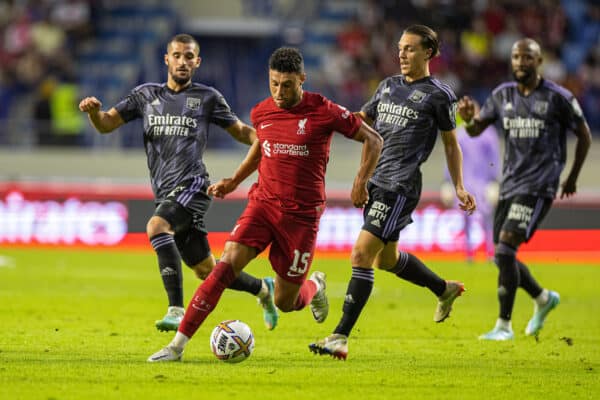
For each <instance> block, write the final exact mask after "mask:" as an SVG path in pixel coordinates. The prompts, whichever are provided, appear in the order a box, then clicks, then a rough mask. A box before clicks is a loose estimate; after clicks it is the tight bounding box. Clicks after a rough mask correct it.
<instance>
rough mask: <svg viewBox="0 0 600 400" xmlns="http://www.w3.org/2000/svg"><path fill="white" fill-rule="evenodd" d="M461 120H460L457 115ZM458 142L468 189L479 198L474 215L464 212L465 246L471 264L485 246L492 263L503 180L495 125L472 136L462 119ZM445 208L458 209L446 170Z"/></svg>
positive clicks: (457, 131)
mask: <svg viewBox="0 0 600 400" xmlns="http://www.w3.org/2000/svg"><path fill="white" fill-rule="evenodd" d="M457 118H458V119H459V120H460V117H458V116H457ZM456 134H457V138H458V143H459V144H460V147H461V149H462V152H463V177H464V181H465V188H466V189H467V190H468V191H469V192H470V193H472V194H473V195H474V196H475V199H476V200H477V210H475V213H473V215H467V214H466V213H464V219H463V221H464V236H463V245H464V252H465V258H466V260H467V261H468V262H472V261H473V260H474V259H475V255H476V252H477V249H478V247H479V246H480V244H481V243H483V245H484V251H485V256H486V258H487V259H488V260H492V259H493V257H494V238H493V231H494V209H495V206H496V204H497V202H498V179H499V177H500V167H501V163H500V141H499V140H498V132H497V131H496V128H495V127H494V126H493V125H490V126H489V127H487V128H486V129H485V130H484V131H483V132H482V134H481V135H480V136H478V137H475V138H472V137H470V136H469V135H468V134H467V132H466V130H465V127H464V123H463V121H462V120H460V121H459V125H458V126H457V128H456ZM440 197H441V200H442V203H443V204H444V206H446V207H448V208H457V207H458V205H457V203H456V196H455V195H454V187H453V185H452V183H451V182H450V174H449V173H448V169H447V168H446V170H445V173H444V182H443V183H442V186H441V188H440Z"/></svg>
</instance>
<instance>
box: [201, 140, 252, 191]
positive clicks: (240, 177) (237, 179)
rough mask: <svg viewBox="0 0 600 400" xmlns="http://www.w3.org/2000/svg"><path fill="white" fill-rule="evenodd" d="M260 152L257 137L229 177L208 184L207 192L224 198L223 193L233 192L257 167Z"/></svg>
mask: <svg viewBox="0 0 600 400" xmlns="http://www.w3.org/2000/svg"><path fill="white" fill-rule="evenodd" d="M260 159H261V153H260V142H259V141H258V139H256V140H254V142H253V143H252V146H251V147H250V150H248V154H246V158H245V159H244V161H242V163H241V164H240V165H239V167H238V168H237V169H236V170H235V172H234V173H233V176H232V177H231V178H224V179H221V180H220V181H219V182H217V183H214V184H212V185H210V186H209V187H208V189H207V193H208V194H209V195H210V196H215V197H218V198H221V199H222V198H224V197H225V195H227V194H229V193H231V192H233V191H234V190H235V189H236V188H237V187H238V186H239V185H240V183H242V182H243V181H244V179H246V178H247V177H248V176H250V175H251V174H252V173H253V172H254V171H256V169H257V168H258V164H259V163H260Z"/></svg>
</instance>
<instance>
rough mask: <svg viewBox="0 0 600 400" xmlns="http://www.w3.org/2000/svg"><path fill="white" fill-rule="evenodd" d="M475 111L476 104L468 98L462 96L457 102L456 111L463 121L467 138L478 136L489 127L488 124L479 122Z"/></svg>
mask: <svg viewBox="0 0 600 400" xmlns="http://www.w3.org/2000/svg"><path fill="white" fill-rule="evenodd" d="M477 109H478V106H477V103H476V102H475V101H474V100H473V99H472V98H470V97H469V96H464V97H463V98H461V99H460V100H459V101H458V107H457V109H456V111H457V112H458V114H459V115H460V117H461V118H462V119H463V121H465V130H466V131H467V133H468V134H469V136H479V135H480V134H481V132H483V131H484V130H485V128H487V126H488V125H489V123H488V122H485V121H481V120H480V119H479V118H478V115H477V114H478V113H477Z"/></svg>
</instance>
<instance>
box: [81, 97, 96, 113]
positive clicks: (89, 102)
mask: <svg viewBox="0 0 600 400" xmlns="http://www.w3.org/2000/svg"><path fill="white" fill-rule="evenodd" d="M100 107H102V102H101V101H100V100H98V99H97V98H95V97H86V98H84V99H83V100H81V101H80V102H79V110H81V111H83V112H86V113H90V112H97V111H99V110H100Z"/></svg>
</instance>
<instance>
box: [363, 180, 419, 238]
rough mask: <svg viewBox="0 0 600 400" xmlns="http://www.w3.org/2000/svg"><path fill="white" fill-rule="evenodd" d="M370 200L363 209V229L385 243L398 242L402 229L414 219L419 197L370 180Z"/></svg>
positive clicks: (368, 187)
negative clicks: (398, 191)
mask: <svg viewBox="0 0 600 400" xmlns="http://www.w3.org/2000/svg"><path fill="white" fill-rule="evenodd" d="M367 189H368V190H369V202H368V203H367V205H366V206H365V208H364V210H363V218H364V223H363V226H362V229H363V230H365V231H367V232H370V233H372V234H373V235H375V236H377V237H378V238H379V239H381V241H382V242H383V243H386V244H387V243H388V242H397V241H398V239H399V238H400V231H401V230H402V229H404V227H406V226H407V225H408V224H410V223H411V222H412V221H413V220H412V218H411V215H412V212H413V211H414V210H415V208H417V204H418V203H419V199H415V198H410V197H406V196H405V195H403V194H402V193H396V192H390V191H388V190H385V189H382V188H380V187H379V186H377V185H374V184H373V183H371V182H369V184H368V185H367Z"/></svg>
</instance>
